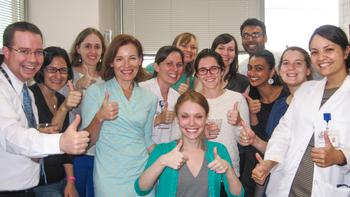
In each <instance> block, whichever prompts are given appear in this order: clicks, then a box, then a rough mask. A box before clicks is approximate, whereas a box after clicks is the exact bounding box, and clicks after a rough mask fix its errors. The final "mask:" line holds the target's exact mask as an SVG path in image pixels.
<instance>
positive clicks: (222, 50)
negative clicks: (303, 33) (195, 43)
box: [215, 40, 236, 68]
mask: <svg viewBox="0 0 350 197" xmlns="http://www.w3.org/2000/svg"><path fill="white" fill-rule="evenodd" d="M215 51H216V52H217V53H219V54H220V56H221V58H222V60H223V61H224V64H225V68H228V66H229V65H230V64H231V63H232V62H233V60H234V59H235V57H236V51H235V43H234V41H233V40H232V41H230V42H228V43H226V44H219V45H218V46H217V47H216V49H215Z"/></svg>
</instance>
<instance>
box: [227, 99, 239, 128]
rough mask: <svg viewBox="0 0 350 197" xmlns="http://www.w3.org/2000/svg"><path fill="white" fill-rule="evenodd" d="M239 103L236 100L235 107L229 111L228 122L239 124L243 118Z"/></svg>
mask: <svg viewBox="0 0 350 197" xmlns="http://www.w3.org/2000/svg"><path fill="white" fill-rule="evenodd" d="M238 105H239V104H238V102H235V104H234V105H233V108H232V109H230V110H229V111H228V112H227V123H229V124H231V125H234V126H238V125H239V123H240V122H241V120H242V118H241V114H240V113H239V111H238Z"/></svg>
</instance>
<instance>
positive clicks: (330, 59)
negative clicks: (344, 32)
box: [310, 35, 350, 78]
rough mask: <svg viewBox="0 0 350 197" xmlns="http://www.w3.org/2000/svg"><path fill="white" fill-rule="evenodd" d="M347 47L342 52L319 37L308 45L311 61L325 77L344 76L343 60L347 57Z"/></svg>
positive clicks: (344, 66) (331, 43) (335, 45)
mask: <svg viewBox="0 0 350 197" xmlns="http://www.w3.org/2000/svg"><path fill="white" fill-rule="evenodd" d="M349 50H350V49H349V46H348V47H347V49H346V50H345V51H344V50H343V49H342V48H341V47H340V46H339V45H337V44H335V43H333V42H331V41H330V40H327V39H325V38H323V37H321V36H319V35H315V36H314V37H313V39H312V40H311V43H310V53H311V61H312V63H313V65H314V66H315V67H316V69H317V70H318V71H319V72H320V73H321V75H323V76H325V77H327V78H328V77H334V78H337V77H343V76H344V74H345V75H346V65H345V60H344V59H346V57H347V56H348V55H349Z"/></svg>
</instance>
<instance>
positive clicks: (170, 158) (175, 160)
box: [160, 139, 187, 170]
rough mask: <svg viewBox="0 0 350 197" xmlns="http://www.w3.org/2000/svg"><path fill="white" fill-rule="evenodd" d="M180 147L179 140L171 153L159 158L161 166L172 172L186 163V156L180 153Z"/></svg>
mask: <svg viewBox="0 0 350 197" xmlns="http://www.w3.org/2000/svg"><path fill="white" fill-rule="evenodd" d="M182 146H183V141H182V139H180V140H179V143H178V144H177V145H176V147H175V148H174V149H173V150H172V151H170V152H169V153H167V154H164V155H162V156H161V157H160V163H161V165H162V166H166V167H169V168H172V169H174V170H177V169H180V168H181V167H182V165H183V164H185V163H186V161H187V158H186V156H185V155H184V154H183V153H182V152H181V148H182Z"/></svg>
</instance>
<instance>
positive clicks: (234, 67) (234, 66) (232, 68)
mask: <svg viewBox="0 0 350 197" xmlns="http://www.w3.org/2000/svg"><path fill="white" fill-rule="evenodd" d="M231 41H233V42H234V43H235V53H236V55H235V59H234V60H233V61H232V62H231V64H230V65H229V70H228V72H227V74H226V75H225V76H224V80H225V81H226V80H227V81H228V80H230V79H231V78H233V77H235V76H236V74H237V72H238V46H237V41H236V39H235V37H233V36H232V35H231V34H227V33H225V34H220V35H218V36H217V37H216V38H215V39H214V41H213V44H212V45H211V50H214V51H215V50H216V48H217V47H218V45H219V44H227V43H229V42H231Z"/></svg>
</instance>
